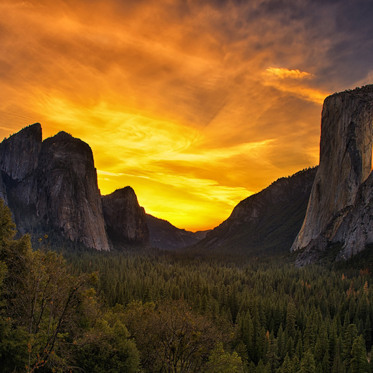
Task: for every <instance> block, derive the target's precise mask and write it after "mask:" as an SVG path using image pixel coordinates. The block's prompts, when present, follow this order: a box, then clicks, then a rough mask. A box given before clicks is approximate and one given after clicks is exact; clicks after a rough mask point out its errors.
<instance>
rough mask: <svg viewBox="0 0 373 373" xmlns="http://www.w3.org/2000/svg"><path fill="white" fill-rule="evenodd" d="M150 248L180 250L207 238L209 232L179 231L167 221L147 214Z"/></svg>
mask: <svg viewBox="0 0 373 373" xmlns="http://www.w3.org/2000/svg"><path fill="white" fill-rule="evenodd" d="M146 221H147V224H148V228H149V236H150V246H152V247H155V248H159V249H162V250H178V249H182V248H184V247H187V246H192V245H194V244H196V243H197V242H198V241H200V240H201V239H203V238H204V237H205V236H206V233H207V231H200V232H195V233H194V232H189V231H186V230H185V229H179V228H177V227H175V226H174V225H172V224H171V223H169V222H168V221H167V220H163V219H159V218H156V217H154V216H152V215H149V214H146Z"/></svg>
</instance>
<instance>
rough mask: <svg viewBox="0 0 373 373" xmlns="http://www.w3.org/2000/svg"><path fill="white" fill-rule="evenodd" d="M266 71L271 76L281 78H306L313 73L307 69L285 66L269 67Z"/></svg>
mask: <svg viewBox="0 0 373 373" xmlns="http://www.w3.org/2000/svg"><path fill="white" fill-rule="evenodd" d="M265 73H266V74H267V76H268V77H269V78H271V77H274V78H279V79H286V78H291V79H304V78H311V77H312V74H310V73H308V72H307V71H300V70H298V69H295V70H291V69H286V68H283V67H268V68H267V69H266V70H265Z"/></svg>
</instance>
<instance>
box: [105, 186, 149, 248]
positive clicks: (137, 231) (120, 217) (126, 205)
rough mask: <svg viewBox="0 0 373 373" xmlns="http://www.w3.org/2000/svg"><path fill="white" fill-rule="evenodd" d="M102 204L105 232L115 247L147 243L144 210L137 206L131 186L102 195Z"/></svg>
mask: <svg viewBox="0 0 373 373" xmlns="http://www.w3.org/2000/svg"><path fill="white" fill-rule="evenodd" d="M102 205H103V211H104V218H105V222H106V228H107V233H108V236H109V239H110V241H111V242H112V243H113V245H114V246H115V247H118V248H119V247H121V246H123V245H126V244H130V245H142V246H144V245H147V244H148V243H149V230H148V226H147V223H146V216H145V211H144V209H143V208H142V207H140V206H139V203H138V201H137V197H136V194H135V192H134V190H133V189H132V188H131V187H125V188H122V189H118V190H116V191H115V192H113V193H111V194H109V195H107V196H103V197H102Z"/></svg>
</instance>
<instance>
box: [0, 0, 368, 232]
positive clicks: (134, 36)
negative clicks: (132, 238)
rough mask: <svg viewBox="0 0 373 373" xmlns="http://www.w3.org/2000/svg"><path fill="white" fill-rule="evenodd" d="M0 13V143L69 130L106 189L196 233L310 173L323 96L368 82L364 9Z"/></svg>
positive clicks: (142, 3) (138, 4)
mask: <svg viewBox="0 0 373 373" xmlns="http://www.w3.org/2000/svg"><path fill="white" fill-rule="evenodd" d="M280 3H281V7H279V4H280ZM0 12H1V14H2V17H1V19H0V43H1V48H2V54H1V56H0V78H1V79H0V121H1V122H0V123H1V127H0V135H3V136H8V135H9V134H10V133H12V132H15V131H17V130H19V129H20V128H22V127H23V126H25V125H27V124H29V123H32V122H36V121H38V122H41V123H42V125H43V129H44V135H45V136H51V135H53V134H55V133H56V132H58V131H59V130H65V131H67V132H70V133H71V134H73V135H74V136H77V137H80V138H82V139H83V140H84V141H86V142H88V143H89V144H90V145H91V146H92V148H93V152H94V156H95V161H96V165H97V168H98V169H99V170H100V171H99V172H98V175H99V185H100V188H101V190H102V192H103V193H109V192H111V191H113V190H114V189H116V188H119V187H123V186H125V185H131V186H132V187H133V188H134V189H135V191H136V193H137V194H138V197H139V200H140V202H141V203H142V204H143V205H144V206H145V208H146V209H147V210H148V211H149V212H152V213H153V214H154V215H156V216H160V217H163V218H165V219H170V220H171V221H172V222H174V223H176V222H177V224H178V225H179V226H184V227H189V228H194V229H198V228H207V227H212V226H214V225H216V224H217V223H218V222H219V220H220V221H221V220H222V219H223V218H225V217H226V216H227V215H229V211H230V210H231V208H232V206H233V205H234V204H236V203H237V202H238V201H239V200H240V199H242V198H244V197H245V196H247V195H248V194H249V193H251V192H255V191H259V190H260V189H262V188H263V187H265V186H266V185H267V184H269V183H270V182H271V181H273V180H274V179H276V178H277V177H280V176H284V175H289V174H291V173H293V172H295V171H297V170H299V169H300V168H303V167H307V166H310V165H314V164H316V163H317V162H318V144H319V128H320V126H319V125H320V123H319V121H320V111H321V103H322V101H323V99H324V98H325V96H326V95H327V94H328V93H329V92H334V91H336V90H339V89H345V88H351V85H352V84H354V83H355V82H360V81H364V82H369V79H370V78H371V76H370V75H369V72H370V71H371V65H370V61H372V58H373V46H372V38H371V35H372V32H373V26H372V22H371V16H372V13H373V10H372V5H369V4H368V2H366V1H364V0H356V2H350V1H347V0H341V1H332V0H327V1H323V2H322V3H321V2H317V1H311V0H304V1H295V0H294V1H288V2H278V1H277V0H276V1H275V0H265V1H263V0H256V1H248V2H241V1H229V2H224V1H214V0H211V1H203V2H195V1H181V0H180V1H179V0H176V1H168V0H167V1H156V0H139V1H121V0H95V1H88V0H77V1H74V2H69V1H64V0H55V1H53V2H50V1H47V0H26V1H18V0H17V1H14V0H3V1H1V3H0ZM349 15H353V16H354V17H349ZM183 222H185V223H183Z"/></svg>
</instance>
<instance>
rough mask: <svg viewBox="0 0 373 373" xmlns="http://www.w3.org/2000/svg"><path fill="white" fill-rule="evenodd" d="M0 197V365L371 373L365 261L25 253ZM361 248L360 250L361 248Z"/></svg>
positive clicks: (371, 290)
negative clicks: (298, 263) (304, 263)
mask: <svg viewBox="0 0 373 373" xmlns="http://www.w3.org/2000/svg"><path fill="white" fill-rule="evenodd" d="M14 237H15V226H14V224H13V223H12V221H11V214H10V212H9V210H8V209H7V208H6V207H5V206H4V204H3V203H1V202H0V370H1V372H93V373H95V372H206V373H207V372H211V373H212V372H214V373H223V372H227V373H228V372H229V373H231V372H232V373H234V372H253V373H256V372H258V373H259V372H279V373H292V372H294V373H298V372H302V373H303V372H338V373H343V372H346V373H347V372H353V373H355V372H373V362H371V360H370V357H371V355H372V342H373V283H372V275H371V270H372V269H371V264H369V263H368V261H366V258H364V257H363V258H362V260H361V261H360V262H357V261H356V260H355V262H353V263H348V264H343V265H339V266H334V267H333V268H331V267H330V266H329V267H327V266H308V267H305V268H296V267H295V266H294V265H293V264H292V263H290V262H289V258H286V260H285V259H283V260H280V259H279V258H278V257H277V258H275V259H274V260H272V261H270V260H268V258H267V259H266V260H265V261H261V260H260V259H258V258H256V259H255V260H254V259H252V260H246V261H245V260H239V261H233V260H231V259H224V258H219V259H217V258H211V257H210V258H202V257H199V258H191V257H189V256H187V255H182V254H171V253H162V252H151V253H150V252H148V253H134V252H132V253H101V252H89V251H85V252H84V251H80V252H72V251H69V252H63V253H62V254H61V253H59V254H58V253H56V252H54V251H51V250H48V249H47V247H48V245H49V244H48V240H49V239H48V237H46V236H45V237H41V238H40V245H39V246H40V248H39V249H38V250H32V248H31V244H30V240H29V238H28V237H27V236H25V237H21V238H19V239H15V238H14ZM369 252H371V250H369Z"/></svg>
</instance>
